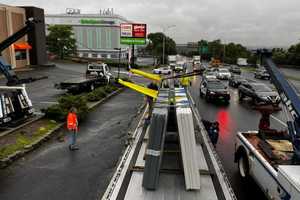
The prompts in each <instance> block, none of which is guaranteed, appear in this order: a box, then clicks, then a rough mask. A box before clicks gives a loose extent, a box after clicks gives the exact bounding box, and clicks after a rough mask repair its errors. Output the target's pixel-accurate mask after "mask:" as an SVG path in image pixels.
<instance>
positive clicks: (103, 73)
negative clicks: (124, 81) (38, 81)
mask: <svg viewBox="0 0 300 200" xmlns="http://www.w3.org/2000/svg"><path fill="white" fill-rule="evenodd" d="M111 77H112V74H111V73H110V70H109V67H108V65H107V64H105V63H88V65H87V68H86V73H85V76H81V77H77V78H72V79H70V80H66V81H63V82H61V83H56V84H55V85H54V87H55V88H56V89H61V90H67V91H68V92H70V93H80V92H83V91H93V90H94V89H95V88H96V87H97V86H100V85H105V84H109V83H110V80H111Z"/></svg>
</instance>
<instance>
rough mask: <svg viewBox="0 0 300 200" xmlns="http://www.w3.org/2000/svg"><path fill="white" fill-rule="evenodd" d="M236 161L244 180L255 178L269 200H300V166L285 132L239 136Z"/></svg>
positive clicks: (252, 133) (245, 133) (241, 133)
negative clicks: (263, 135)
mask: <svg viewBox="0 0 300 200" xmlns="http://www.w3.org/2000/svg"><path fill="white" fill-rule="evenodd" d="M235 148H236V151H235V152H236V153H235V161H236V162H237V163H238V168H239V173H240V175H241V177H243V178H244V179H245V180H247V179H248V178H249V177H252V178H253V179H254V181H255V182H256V183H257V184H258V185H259V187H260V188H261V189H262V191H263V192H264V193H265V195H266V197H267V198H268V199H272V200H273V199H274V200H299V199H300V165H299V164H300V163H298V162H296V161H295V160H294V157H293V155H294V152H293V145H292V143H291V142H290V140H288V137H287V135H286V134H284V132H276V133H268V134H267V135H265V138H264V139H262V138H261V136H259V133H258V132H257V131H248V132H239V133H238V134H237V139H236V145H235Z"/></svg>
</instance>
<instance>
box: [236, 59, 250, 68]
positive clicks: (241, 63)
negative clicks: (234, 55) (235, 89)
mask: <svg viewBox="0 0 300 200" xmlns="http://www.w3.org/2000/svg"><path fill="white" fill-rule="evenodd" d="M237 65H238V66H247V65H248V62H247V58H238V59H237Z"/></svg>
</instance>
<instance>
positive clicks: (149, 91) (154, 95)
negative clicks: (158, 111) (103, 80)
mask: <svg viewBox="0 0 300 200" xmlns="http://www.w3.org/2000/svg"><path fill="white" fill-rule="evenodd" d="M118 82H119V83H120V84H122V85H124V86H126V87H128V88H131V89H133V90H135V91H137V92H139V93H142V94H144V95H147V96H150V97H152V98H155V99H156V98H157V94H158V91H157V90H152V89H149V88H146V87H143V86H140V85H137V84H134V83H131V82H127V81H123V80H122V79H118Z"/></svg>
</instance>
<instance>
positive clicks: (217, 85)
mask: <svg viewBox="0 0 300 200" xmlns="http://www.w3.org/2000/svg"><path fill="white" fill-rule="evenodd" d="M207 88H208V89H225V85H223V84H222V83H220V82H218V81H215V82H208V84H207Z"/></svg>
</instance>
